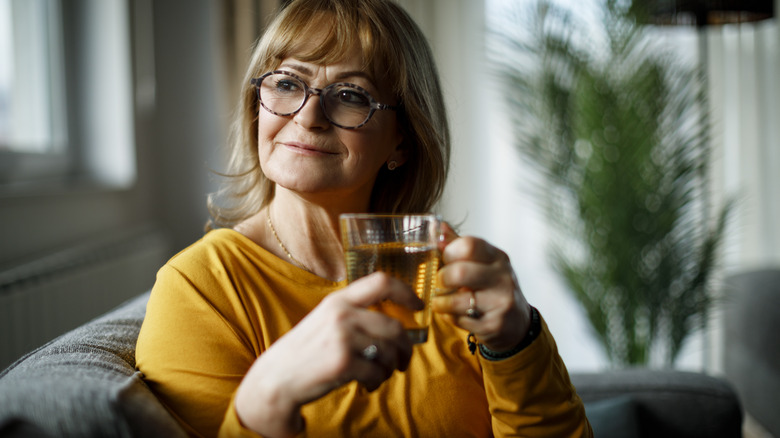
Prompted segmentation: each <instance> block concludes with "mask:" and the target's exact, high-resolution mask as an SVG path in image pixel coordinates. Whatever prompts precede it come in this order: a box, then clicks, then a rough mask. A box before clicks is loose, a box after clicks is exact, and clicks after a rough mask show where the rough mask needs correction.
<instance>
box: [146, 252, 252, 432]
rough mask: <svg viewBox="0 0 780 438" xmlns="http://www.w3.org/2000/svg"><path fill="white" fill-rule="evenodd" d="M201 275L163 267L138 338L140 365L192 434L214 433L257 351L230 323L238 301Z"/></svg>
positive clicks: (151, 386) (164, 402) (157, 391)
mask: <svg viewBox="0 0 780 438" xmlns="http://www.w3.org/2000/svg"><path fill="white" fill-rule="evenodd" d="M202 277H203V278H199V279H197V281H193V279H192V278H189V277H187V276H185V275H184V274H182V273H181V272H180V271H179V270H177V269H175V268H174V267H172V266H170V265H166V266H164V267H163V268H162V269H161V270H160V272H159V273H158V276H157V282H156V283H155V286H154V288H153V289H152V295H151V297H150V299H149V303H148V305H147V312H146V317H145V319H144V322H143V326H142V328H141V332H140V334H139V337H138V343H137V347H136V367H137V368H138V369H139V370H140V371H141V372H142V373H143V376H144V380H145V382H146V383H147V384H148V385H149V387H150V389H151V390H152V391H153V392H154V393H155V395H156V396H157V397H158V399H159V400H160V401H161V402H162V403H163V404H164V405H165V406H166V408H167V409H168V410H169V411H170V412H171V413H172V414H173V416H174V417H175V418H177V419H178V420H179V422H180V423H181V424H182V426H183V427H184V428H185V429H186V430H187V431H188V432H189V434H190V435H193V436H216V435H217V431H218V429H219V427H220V425H221V423H222V422H223V420H225V418H226V415H228V416H229V413H228V407H229V406H230V401H231V396H232V394H233V393H235V391H236V389H237V388H238V385H239V384H240V382H241V379H242V378H243V376H244V374H245V373H246V371H247V370H248V369H249V367H250V366H251V365H252V363H253V362H254V360H255V357H256V356H257V354H256V353H255V352H254V351H253V347H252V345H251V342H249V341H248V340H247V339H246V337H245V336H243V335H242V330H241V328H240V327H237V326H236V324H235V323H233V322H231V321H234V320H235V319H236V318H235V317H234V315H232V313H234V312H235V306H236V303H234V302H229V301H227V300H224V299H223V300H220V296H221V295H222V296H224V295H225V294H218V293H214V292H212V293H211V295H209V294H208V293H207V292H206V291H208V290H211V291H219V290H220V289H219V288H220V287H221V285H219V284H216V282H212V281H210V280H209V279H208V275H203V276H202ZM195 284H198V286H197V287H196V286H195ZM233 415H235V414H233ZM236 420H237V418H236Z"/></svg>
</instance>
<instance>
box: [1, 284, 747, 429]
mask: <svg viewBox="0 0 780 438" xmlns="http://www.w3.org/2000/svg"><path fill="white" fill-rule="evenodd" d="M147 300H148V293H146V294H143V295H141V296H139V297H137V298H135V299H133V300H131V301H128V302H127V303H125V304H123V305H121V306H120V307H118V308H117V309H115V310H113V311H111V312H109V313H107V314H106V315H104V316H102V317H100V318H98V319H96V320H94V321H92V322H90V323H88V324H85V325H84V326H82V327H80V328H77V329H75V330H73V331H71V332H69V333H66V334H64V335H62V336H61V337H59V338H57V339H55V340H53V341H51V342H50V343H48V344H46V345H44V346H42V347H40V348H39V349H37V350H35V351H33V352H32V353H30V354H28V355H26V356H24V357H23V358H21V359H20V360H18V361H17V362H15V363H14V364H13V365H11V366H10V367H9V368H8V369H6V370H5V371H3V372H2V373H0V437H17V436H19V437H136V436H137V437H158V436H159V437H178V436H184V435H185V434H184V431H183V430H182V429H181V428H180V427H179V425H178V423H177V422H176V421H175V420H174V419H173V417H171V415H170V414H168V412H167V411H166V410H165V409H164V408H163V406H162V405H161V404H160V403H159V402H158V401H157V399H155V397H154V395H153V394H152V393H151V391H150V390H149V388H148V387H147V386H146V385H145V384H144V382H143V380H142V379H141V378H140V376H139V374H138V372H136V371H135V369H134V364H135V355H134V349H135V339H136V337H137V335H138V331H139V329H140V327H141V321H142V320H143V317H144V313H145V310H146V302H147ZM572 380H573V382H574V384H575V386H576V387H577V391H578V393H579V394H580V395H581V397H582V398H583V400H584V401H585V403H586V410H587V413H588V417H589V418H590V420H591V423H592V425H593V428H594V431H595V432H596V436H598V437H603V438H609V437H621V438H630V437H694V438H695V437H702V438H704V437H707V438H717V437H739V436H741V424H742V411H741V408H740V404H739V401H738V399H737V397H736V395H735V393H734V391H733V390H732V389H731V387H730V386H729V385H728V384H727V383H726V382H724V381H723V380H720V379H716V378H713V377H709V376H705V375H702V374H696V373H685V372H677V371H651V370H644V369H636V370H625V371H615V372H604V373H595V374H576V373H575V374H573V375H572Z"/></svg>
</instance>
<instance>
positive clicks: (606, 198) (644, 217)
mask: <svg viewBox="0 0 780 438" xmlns="http://www.w3.org/2000/svg"><path fill="white" fill-rule="evenodd" d="M629 7H630V4H626V3H625V2H616V1H614V0H608V1H606V3H605V4H604V9H603V11H602V12H603V19H602V21H601V29H600V30H601V32H600V33H595V34H594V32H593V29H592V28H588V27H586V26H583V25H582V23H578V22H576V20H575V15H574V14H572V13H570V12H568V11H566V10H565V9H562V8H560V7H556V6H554V5H553V4H552V3H549V2H547V1H545V0H539V1H538V2H536V4H535V14H531V15H532V16H533V17H534V19H533V20H531V22H530V23H528V26H527V27H522V28H519V29H522V30H523V31H524V32H516V33H514V32H506V31H502V32H501V43H500V44H499V46H500V47H498V49H499V50H500V51H501V56H500V57H497V59H499V61H498V72H499V75H500V77H501V78H502V80H503V83H504V85H505V90H507V91H506V93H507V96H508V100H507V102H508V106H509V109H510V114H511V117H512V121H513V127H514V129H515V132H514V136H515V142H516V145H517V147H518V149H519V151H520V153H521V156H522V157H524V158H525V159H527V161H528V162H530V163H531V164H532V165H533V166H532V167H533V168H534V169H536V170H538V171H539V172H540V174H541V175H542V177H543V178H542V179H541V181H542V184H540V185H538V186H536V191H535V194H536V195H537V198H538V199H539V200H541V201H542V205H543V206H544V207H545V211H546V215H547V217H548V218H549V219H550V221H549V222H550V223H551V224H552V227H553V230H554V232H555V233H554V235H555V237H554V239H553V241H552V244H551V248H550V249H551V251H550V254H551V258H552V263H553V265H554V267H555V269H556V271H557V272H558V273H560V275H562V277H563V279H564V280H565V284H566V285H567V288H568V289H569V290H570V291H571V292H572V293H573V294H574V296H575V297H576V298H577V300H578V301H579V302H580V303H581V304H582V306H583V307H584V309H585V312H586V314H587V317H588V319H589V322H590V324H591V326H592V328H593V330H594V332H595V334H596V336H597V338H598V340H599V341H600V343H601V344H602V345H603V347H604V349H605V351H606V355H607V357H608V358H609V360H610V362H611V363H612V364H614V365H616V366H622V365H647V364H650V363H656V364H658V363H663V364H666V365H671V364H672V363H673V361H674V359H675V358H676V357H677V355H678V353H679V352H680V349H681V347H682V346H683V343H684V341H685V340H686V339H687V338H688V336H689V335H690V334H691V333H692V332H694V331H695V330H696V329H697V328H700V327H702V326H703V325H704V324H705V323H706V320H707V315H708V310H709V309H710V306H711V304H712V301H713V298H712V297H713V295H712V293H711V291H710V286H711V282H712V274H713V271H714V268H715V266H716V259H717V254H718V251H717V248H718V243H719V242H720V240H721V236H722V235H723V230H724V226H725V223H726V217H727V212H728V210H729V207H728V206H726V207H724V208H723V209H721V210H720V211H719V212H718V213H717V214H716V215H713V214H712V213H711V211H710V210H711V208H710V206H709V203H708V196H707V189H708V188H707V186H708V178H707V164H708V162H709V160H710V155H711V154H710V147H709V138H708V112H707V110H706V108H707V100H706V96H705V94H704V92H703V90H702V87H701V83H702V82H701V81H700V80H698V79H700V75H701V72H700V71H698V69H696V68H695V67H690V66H686V65H685V64H683V63H681V62H680V61H679V58H678V57H677V56H676V55H675V54H674V53H672V51H671V50H669V49H668V47H663V46H662V45H659V44H655V42H656V41H657V38H654V35H653V33H652V32H653V31H652V30H651V29H648V28H646V27H644V26H641V25H639V24H637V21H636V19H635V18H634V17H633V16H632V15H630V13H629ZM527 15H528V14H526V16H527ZM594 35H595V36H596V38H593V36H594ZM713 217H715V219H714V220H713Z"/></svg>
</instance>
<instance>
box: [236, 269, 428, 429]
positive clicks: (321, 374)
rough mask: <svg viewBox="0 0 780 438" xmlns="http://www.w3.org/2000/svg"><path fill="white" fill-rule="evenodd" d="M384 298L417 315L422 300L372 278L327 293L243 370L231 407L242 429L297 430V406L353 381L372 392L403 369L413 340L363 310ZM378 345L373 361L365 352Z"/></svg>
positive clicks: (387, 280) (378, 276)
mask: <svg viewBox="0 0 780 438" xmlns="http://www.w3.org/2000/svg"><path fill="white" fill-rule="evenodd" d="M384 300H390V301H393V302H394V303H396V304H400V305H402V306H405V307H408V308H411V309H414V310H419V309H422V307H423V303H422V301H421V300H420V299H419V298H417V296H416V295H415V294H414V292H413V291H412V290H411V289H410V288H409V286H407V285H406V284H404V283H403V282H401V281H400V280H397V279H395V278H393V277H391V276H389V275H387V274H384V273H374V274H371V275H368V276H366V277H364V278H361V279H359V280H356V281H354V282H353V283H351V284H350V285H349V286H347V287H346V288H344V289H342V290H340V291H338V292H334V293H332V294H330V295H328V296H327V297H326V298H325V299H323V300H322V302H321V303H320V304H319V305H318V306H317V307H316V308H314V310H312V311H311V313H309V314H308V315H307V316H306V317H305V318H304V319H302V320H301V321H300V322H299V323H298V324H297V325H296V326H295V327H293V329H292V330H290V331H289V332H288V333H287V334H285V335H284V336H282V337H281V338H279V340H278V341H276V342H275V343H274V344H273V345H271V347H269V348H268V350H266V351H265V352H264V353H263V354H261V355H260V357H258V358H257V360H255V362H254V364H253V365H252V367H251V368H250V369H249V371H248V372H247V374H246V376H245V377H244V380H243V381H242V382H241V384H240V385H239V387H238V391H237V393H236V400H235V407H236V411H237V413H238V416H239V418H240V419H241V421H242V423H243V424H244V426H246V427H248V428H250V429H253V430H255V431H256V432H259V433H261V434H262V435H264V436H268V437H277V436H279V437H281V436H291V435H295V434H297V433H298V432H300V431H301V430H303V427H304V424H303V418H302V417H301V415H300V407H301V406H302V405H304V404H305V403H308V402H310V401H313V400H317V399H319V398H321V397H322V396H324V395H326V394H327V393H329V392H330V391H332V390H334V389H336V388H338V387H340V386H342V385H344V384H346V383H347V382H350V381H352V380H357V381H358V382H360V383H361V384H362V385H363V386H365V388H366V389H368V390H369V391H373V390H375V389H376V388H378V387H379V385H381V384H382V382H384V381H385V380H387V379H388V378H389V377H390V376H391V375H392V374H393V372H394V371H395V370H396V369H397V370H400V371H405V370H406V368H407V366H408V365H409V360H410V359H411V356H412V343H411V341H410V340H409V337H408V336H407V335H406V332H405V331H404V329H403V327H402V326H401V323H400V322H399V321H398V320H395V319H393V318H391V317H389V316H386V315H384V314H382V313H379V312H375V311H373V310H369V309H368V307H370V306H372V305H376V304H379V303H380V302H382V301H384ZM370 345H375V346H376V347H377V355H376V357H375V358H374V359H370V360H369V359H367V358H366V357H364V355H363V350H364V349H365V348H366V347H368V346H370Z"/></svg>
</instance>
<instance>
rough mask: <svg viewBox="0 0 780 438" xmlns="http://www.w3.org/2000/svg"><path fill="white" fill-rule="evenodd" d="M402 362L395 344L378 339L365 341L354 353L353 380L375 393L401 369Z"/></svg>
mask: <svg viewBox="0 0 780 438" xmlns="http://www.w3.org/2000/svg"><path fill="white" fill-rule="evenodd" d="M366 339H368V338H366ZM400 362H401V359H400V356H399V350H398V349H397V348H395V345H394V344H393V343H391V342H386V341H380V340H376V339H371V340H369V341H363V342H362V343H360V344H359V346H358V348H356V349H355V351H354V360H353V363H352V365H351V367H350V368H351V375H352V379H353V380H357V381H358V382H360V383H361V384H363V385H364V386H365V387H366V388H367V389H368V390H369V391H373V390H374V389H376V388H378V387H379V385H381V383H382V382H384V381H385V380H387V379H389V378H390V376H392V375H393V373H394V372H395V370H396V369H401V368H400V367H399V363H400Z"/></svg>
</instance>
